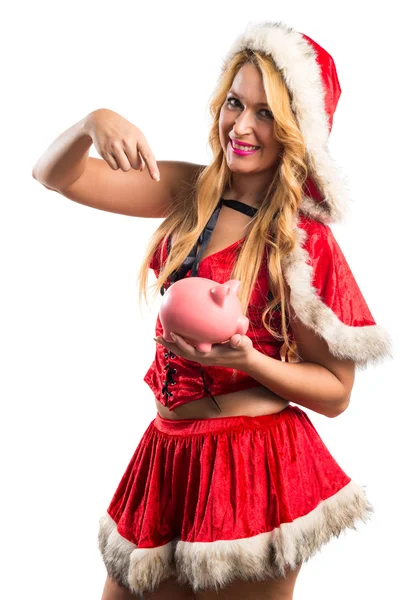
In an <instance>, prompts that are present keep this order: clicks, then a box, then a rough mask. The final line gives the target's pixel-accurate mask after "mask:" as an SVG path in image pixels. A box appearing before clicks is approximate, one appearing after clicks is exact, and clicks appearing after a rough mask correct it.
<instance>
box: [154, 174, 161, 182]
mask: <svg viewBox="0 0 418 600" xmlns="http://www.w3.org/2000/svg"><path fill="white" fill-rule="evenodd" d="M152 176H153V178H154V179H155V181H160V176H159V175H158V173H153V174H152Z"/></svg>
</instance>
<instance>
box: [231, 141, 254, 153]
mask: <svg viewBox="0 0 418 600" xmlns="http://www.w3.org/2000/svg"><path fill="white" fill-rule="evenodd" d="M230 141H231V146H232V148H233V149H234V150H241V151H242V152H255V151H256V150H258V149H259V148H260V146H248V145H245V144H240V143H239V142H236V141H235V140H233V139H232V138H230Z"/></svg>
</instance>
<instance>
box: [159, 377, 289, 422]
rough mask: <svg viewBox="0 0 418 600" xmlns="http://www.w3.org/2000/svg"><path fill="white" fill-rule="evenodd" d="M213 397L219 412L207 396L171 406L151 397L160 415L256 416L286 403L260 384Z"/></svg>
mask: <svg viewBox="0 0 418 600" xmlns="http://www.w3.org/2000/svg"><path fill="white" fill-rule="evenodd" d="M215 400H216V402H217V403H218V405H219V407H220V409H221V411H222V412H219V410H218V408H217V406H216V404H215V403H214V401H213V400H212V398H210V397H209V396H205V397H204V398H199V400H192V401H191V402H187V403H185V404H182V405H181V406H177V407H176V408H175V409H174V410H169V409H168V408H167V407H166V406H163V405H162V404H161V403H160V402H159V401H158V400H157V399H155V404H156V406H157V411H158V413H159V414H160V416H161V417H163V418H164V419H216V418H217V417H237V416H239V415H246V416H249V417H257V416H259V415H271V414H273V413H278V412H280V411H281V410H283V409H284V408H286V406H288V404H289V402H288V401H287V400H285V399H284V398H281V397H280V396H277V394H274V393H273V392H272V391H270V390H269V389H268V388H266V387H265V386H263V385H260V386H258V387H253V388H250V389H248V390H240V391H239V392H231V393H229V394H222V395H220V396H215Z"/></svg>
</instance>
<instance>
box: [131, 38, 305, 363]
mask: <svg viewBox="0 0 418 600" xmlns="http://www.w3.org/2000/svg"><path fill="white" fill-rule="evenodd" d="M246 63H251V64H253V65H254V66H256V67H257V68H258V69H259V71H260V72H261V75H262V78H263V84H264V89H265V92H266V96H267V102H268V104H269V108H270V110H271V112H272V114H273V116H274V135H275V137H276V139H277V140H278V141H279V142H280V143H281V144H282V148H283V150H282V155H281V161H280V162H279V165H278V167H277V170H276V172H275V174H274V177H273V180H272V181H271V184H270V186H269V188H268V191H267V194H266V197H265V198H264V200H263V203H262V204H261V205H260V207H259V208H258V211H257V213H256V215H255V216H254V217H253V218H252V220H251V221H250V222H249V223H248V225H247V227H249V226H250V225H251V227H249V233H248V235H247V236H246V238H245V240H244V242H243V245H242V247H241V250H240V252H239V254H238V256H237V260H236V262H235V265H234V267H233V270H232V273H231V275H230V279H239V280H240V282H241V284H240V287H239V290H238V298H239V299H240V302H241V305H242V310H243V314H244V315H246V316H248V315H247V310H248V304H249V301H250V299H251V293H252V290H253V287H254V285H255V283H256V280H257V275H258V271H259V269H260V265H261V260H262V257H263V253H264V249H265V247H266V244H268V245H269V246H270V251H269V253H268V265H267V266H268V273H269V289H270V290H271V292H272V294H273V298H272V299H271V300H270V301H268V300H267V299H266V301H267V303H266V308H265V310H264V311H263V313H262V322H263V325H264V327H265V328H266V329H267V330H268V331H269V333H270V334H271V335H272V336H273V337H274V338H276V339H277V340H280V341H283V344H284V345H283V348H284V351H285V352H286V351H287V350H289V355H290V356H292V354H293V356H294V355H295V351H294V346H293V345H292V344H291V342H290V340H289V337H288V335H287V327H288V321H287V317H288V315H287V313H288V290H287V288H286V289H285V282H284V278H283V273H282V268H281V257H282V256H286V255H287V254H289V253H290V252H291V251H292V250H293V248H294V246H295V237H294V232H293V222H294V216H295V213H296V212H297V210H298V207H299V204H300V202H301V199H302V187H303V184H304V182H305V181H306V179H307V177H308V166H307V157H306V147H305V142H304V139H303V136H302V133H301V131H300V129H299V127H298V125H297V122H296V119H295V116H294V114H293V112H292V109H291V100H290V97H289V93H288V90H287V88H286V85H285V83H284V80H283V77H282V75H281V73H280V71H278V70H277V68H276V66H275V64H274V62H273V60H272V58H271V57H270V56H268V55H266V54H264V53H261V52H258V51H253V50H249V49H246V50H243V51H241V52H239V53H237V54H236V55H235V56H234V57H233V59H232V60H231V61H230V63H229V64H228V66H227V68H225V70H224V71H223V73H222V74H221V76H220V78H219V81H218V83H217V86H216V89H215V91H214V93H213V95H212V98H211V100H210V103H209V109H210V114H211V116H212V118H213V124H212V126H211V129H210V136H209V144H210V147H211V149H212V152H213V160H212V162H211V163H210V164H209V165H208V166H207V167H205V168H204V169H203V170H201V171H200V172H199V173H198V175H197V176H196V181H194V182H192V183H191V184H190V189H189V192H188V193H186V194H185V193H184V191H183V193H182V195H181V197H180V196H179V195H178V197H177V198H176V199H175V201H174V202H173V205H172V207H171V208H170V212H169V214H168V215H167V217H166V218H165V220H164V221H163V222H162V223H161V224H160V226H159V227H158V229H157V230H156V231H155V232H154V234H153V235H152V237H151V239H150V241H149V244H148V246H147V249H146V251H145V259H144V261H143V263H142V265H141V267H140V271H139V274H138V281H139V302H140V304H141V298H142V297H144V298H145V302H146V304H147V306H148V301H147V293H146V285H147V283H148V274H149V263H150V261H151V258H152V256H153V255H154V253H155V252H156V250H157V248H158V246H159V245H160V243H161V242H162V241H163V243H162V244H161V249H160V258H161V271H160V274H159V277H158V279H157V281H156V282H155V283H154V284H153V285H152V286H151V287H152V288H154V293H153V300H155V298H156V296H157V295H158V292H159V290H160V288H161V286H162V285H163V283H164V282H165V281H166V279H167V277H169V275H170V274H171V273H172V272H173V271H174V270H176V269H178V268H179V267H180V266H181V264H182V263H183V261H184V260H185V258H186V257H187V256H188V254H189V252H190V251H191V249H192V248H193V247H194V245H195V244H196V242H197V240H198V238H199V235H200V233H201V232H202V230H203V229H204V227H205V226H206V224H207V222H208V221H209V219H210V217H211V215H212V213H213V211H214V210H215V208H216V206H217V204H218V202H219V198H220V197H221V196H222V194H223V192H224V190H225V189H227V188H229V187H230V186H231V182H232V172H231V171H230V169H229V167H228V165H227V162H226V158H225V154H224V151H223V149H222V146H221V142H220V139H219V115H220V111H221V108H222V106H223V104H224V102H225V99H226V96H227V93H228V91H229V89H230V88H231V86H232V83H233V80H234V78H235V76H236V74H237V73H238V71H239V69H240V68H241V67H242V66H243V65H244V64H246ZM174 231H178V235H177V240H176V243H175V244H174V245H173V247H172V248H171V251H170V254H169V256H168V258H167V261H166V263H165V265H163V262H162V253H163V245H164V244H165V243H166V238H167V237H168V236H169V235H171V234H172V233H173V232H174ZM279 302H281V332H282V333H280V332H279V331H276V330H275V329H274V328H273V327H272V326H271V320H272V314H273V312H274V310H275V309H276V308H277V305H278V303H279ZM267 317H269V321H268V322H267Z"/></svg>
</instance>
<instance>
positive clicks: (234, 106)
mask: <svg viewBox="0 0 418 600" xmlns="http://www.w3.org/2000/svg"><path fill="white" fill-rule="evenodd" d="M233 102H237V103H238V104H239V105H240V106H242V104H241V102H240V101H239V100H238V99H237V98H234V97H233V96H230V97H229V98H227V100H226V103H227V104H228V106H232V107H233V108H236V105H235V104H233Z"/></svg>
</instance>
